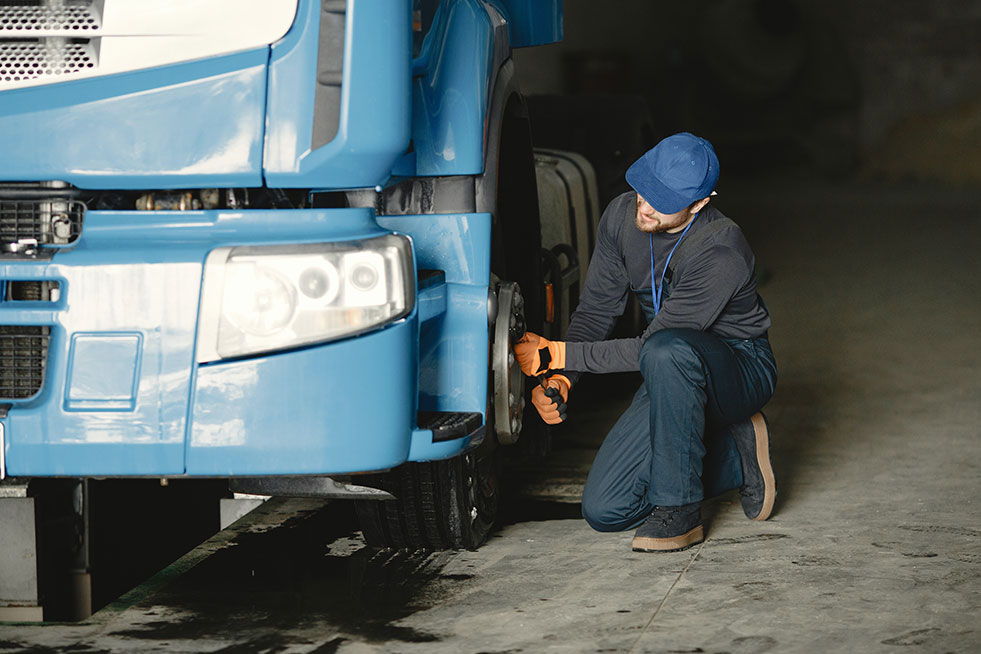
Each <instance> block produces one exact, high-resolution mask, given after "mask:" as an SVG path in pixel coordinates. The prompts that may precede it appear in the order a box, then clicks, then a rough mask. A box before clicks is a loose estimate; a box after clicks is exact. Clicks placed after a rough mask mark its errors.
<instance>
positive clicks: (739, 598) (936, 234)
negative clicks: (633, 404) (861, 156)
mask: <svg viewBox="0 0 981 654" xmlns="http://www.w3.org/2000/svg"><path fill="white" fill-rule="evenodd" d="M773 189H776V190H773ZM721 190H722V193H721V194H720V196H719V198H718V199H717V206H719V207H720V208H721V209H723V211H725V212H726V213H728V214H729V215H730V216H731V217H732V218H734V219H735V220H736V221H737V222H739V223H740V224H741V225H743V228H744V231H745V232H746V233H747V235H748V236H749V238H750V242H751V243H752V244H753V245H754V248H755V250H756V253H757V258H758V260H759V263H760V264H761V266H762V268H763V274H764V275H765V283H764V285H763V286H762V288H761V291H762V293H763V295H764V297H765V298H766V300H767V303H768V305H769V307H770V309H771V312H772V314H773V322H774V327H773V330H772V332H771V340H772V341H773V344H774V349H775V351H776V353H777V356H778V364H779V366H780V374H781V379H780V382H779V387H778V390H777V396H776V397H775V398H774V400H773V402H772V403H771V404H770V406H769V408H768V416H769V418H770V422H771V425H772V429H773V432H774V440H775V442H774V458H775V465H776V471H777V475H778V480H779V485H780V494H779V496H778V498H777V509H776V514H775V516H774V517H773V518H772V519H771V520H769V521H768V522H765V523H755V522H751V521H748V520H746V519H745V518H744V517H743V515H742V511H741V509H740V507H739V502H738V498H737V497H736V496H735V495H733V494H730V495H726V496H723V497H721V498H718V499H716V500H713V501H712V502H710V503H709V505H708V506H707V509H706V512H705V513H706V516H707V517H708V520H709V521H708V524H707V529H708V539H707V540H706V541H705V543H703V544H702V545H700V546H697V547H696V548H693V549H691V550H688V551H685V552H680V553H669V554H638V553H634V552H632V551H631V550H630V538H631V534H630V533H622V534H612V535H611V534H599V533H595V532H593V531H591V530H590V529H589V528H588V527H587V526H586V524H585V523H584V522H583V521H582V520H581V519H578V518H577V515H578V505H577V504H575V503H574V502H575V495H576V492H577V488H579V487H581V483H582V480H583V478H584V475H585V472H586V470H587V469H588V465H589V462H590V460H591V457H592V452H593V451H594V450H595V448H596V446H597V445H598V443H599V441H600V440H601V438H602V435H603V433H604V430H605V429H606V428H607V427H608V426H609V425H610V424H612V422H613V420H614V419H615V417H616V414H617V412H618V411H619V410H620V409H621V408H622V407H624V406H625V405H626V403H627V401H628V399H629V395H630V393H632V391H633V388H634V386H635V385H636V383H637V382H636V379H635V378H633V377H631V376H629V375H627V376H616V377H614V378H612V379H608V380H603V382H604V383H602V384H598V383H595V381H594V382H593V383H591V384H590V383H585V382H584V383H583V384H582V385H581V386H580V387H579V388H577V389H574V391H573V398H572V402H573V403H572V405H571V409H572V413H571V420H572V421H573V422H572V423H571V424H570V425H568V426H567V427H564V428H563V429H562V430H560V431H559V432H557V433H556V439H557V444H556V452H555V455H554V456H553V457H552V458H551V459H550V460H549V463H548V464H547V466H546V467H545V468H544V469H540V470H534V471H532V470H529V469H527V468H524V469H521V470H516V471H514V474H515V476H516V477H518V478H519V479H520V480H521V484H520V485H519V487H518V488H517V489H516V490H515V491H514V493H515V496H514V497H513V498H512V500H511V502H509V504H508V507H506V509H507V510H506V515H505V520H504V522H505V523H509V524H506V525H505V526H504V527H502V528H501V529H500V530H499V532H498V533H497V534H496V535H495V536H494V537H493V538H492V539H491V540H490V542H489V543H488V544H487V545H486V546H485V547H483V548H482V549H481V550H480V551H478V552H449V553H435V554H408V553H394V554H393V553H374V552H371V551H368V550H366V549H363V547H362V543H361V542H360V540H359V538H358V535H357V533H356V532H355V531H354V530H353V529H354V528H353V526H352V525H351V523H350V522H349V520H348V518H349V515H350V514H349V512H348V511H347V510H346V508H345V507H341V506H338V505H330V506H324V505H322V504H321V503H318V502H311V501H299V500H292V501H280V500H272V501H270V502H268V503H266V504H265V505H264V506H263V507H261V508H260V509H259V510H257V511H256V512H253V514H250V516H248V517H246V518H245V519H244V520H243V521H240V522H239V523H238V524H237V525H235V526H234V527H233V528H232V529H231V530H226V531H225V532H223V533H222V534H219V535H218V536H217V537H215V538H214V539H212V540H211V541H209V542H208V543H206V544H205V545H203V546H202V547H200V548H198V549H197V550H195V551H194V552H192V553H191V554H189V555H188V556H186V557H184V558H183V559H181V560H180V561H178V562H177V563H176V564H175V565H174V566H171V567H170V568H168V569H167V570H165V571H163V572H162V573H161V574H160V575H158V576H157V577H155V578H154V579H153V580H151V582H150V583H148V584H146V585H145V586H143V587H142V588H140V589H138V590H137V591H134V592H133V593H130V594H129V595H127V596H125V597H124V598H123V599H122V600H120V601H119V602H117V603H116V604H114V605H112V606H110V607H109V608H107V609H105V610H103V611H102V612H100V613H99V614H97V615H96V616H95V617H94V618H93V619H91V620H90V621H89V622H87V623H85V624H79V625H51V626H44V627H37V626H27V625H0V653H3V654H6V653H7V652H24V651H28V652H34V653H37V654H40V653H47V652H89V653H94V652H102V651H111V652H137V651H139V652H143V653H147V652H155V651H167V652H216V651H220V652H242V653H255V654H260V653H265V652H270V653H271V652H277V653H279V652H317V653H322V654H325V653H328V652H342V653H344V654H348V653H351V654H353V653H358V652H406V653H410V652H426V653H431V652H452V653H467V652H472V653H477V652H485V653H491V652H501V653H503V652H665V653H666V652H674V653H680V652H717V653H721V652H728V653H730V654H749V653H753V652H769V651H772V652H815V653H825V652H862V653H874V652H883V653H885V652H938V653H943V652H965V653H968V652H970V653H974V652H978V651H981V627H979V624H981V623H979V620H978V616H979V615H981V571H979V566H981V505H979V490H981V483H979V482H981V467H979V466H981V438H979V431H981V257H979V256H978V248H979V244H981V194H978V193H971V192H968V191H966V190H965V191H949V190H937V189H920V188H876V187H862V186H857V185H850V186H831V185H801V184H791V183H788V184H776V185H773V184H768V185H767V188H766V190H763V189H762V188H755V189H754V188H752V187H735V186H734V185H733V186H729V187H726V186H723V188H722V189H721ZM577 394H578V395H579V396H578V397H577ZM586 396H591V397H586Z"/></svg>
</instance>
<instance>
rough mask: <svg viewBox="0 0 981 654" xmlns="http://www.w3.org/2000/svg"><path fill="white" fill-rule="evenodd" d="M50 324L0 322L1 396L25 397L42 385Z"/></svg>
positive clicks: (5, 398)
mask: <svg viewBox="0 0 981 654" xmlns="http://www.w3.org/2000/svg"><path fill="white" fill-rule="evenodd" d="M50 333H51V328H50V327H33V326H23V325H0V399H2V400H25V399H27V398H29V397H33V396H34V395H36V394H37V393H38V392H39V391H40V390H41V387H42V386H44V369H45V367H46V364H47V361H48V341H49V339H50Z"/></svg>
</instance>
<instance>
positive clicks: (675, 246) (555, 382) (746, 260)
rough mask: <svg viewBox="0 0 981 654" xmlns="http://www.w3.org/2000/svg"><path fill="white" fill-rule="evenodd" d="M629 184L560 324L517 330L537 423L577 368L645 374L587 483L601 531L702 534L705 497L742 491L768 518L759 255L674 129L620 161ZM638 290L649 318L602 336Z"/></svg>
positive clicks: (766, 348) (605, 219)
mask: <svg viewBox="0 0 981 654" xmlns="http://www.w3.org/2000/svg"><path fill="white" fill-rule="evenodd" d="M626 178H627V182H628V183H629V184H630V186H631V187H632V188H633V192H628V193H624V194H623V195H620V196H619V197H617V198H615V199H614V200H613V201H612V202H611V203H610V204H609V206H607V208H606V210H605V211H604V212H603V216H602V218H601V220H600V225H599V229H598V234H597V238H596V249H595V251H594V253H593V257H592V260H591V261H590V264H589V271H588V274H587V276H586V284H585V288H584V289H583V292H582V294H581V296H580V301H579V306H578V307H577V308H576V311H575V313H574V314H573V316H572V318H571V320H570V323H569V329H568V331H567V334H566V339H567V340H566V341H547V340H546V339H544V338H542V337H541V336H538V335H537V334H531V333H529V334H526V336H525V337H524V338H523V339H522V341H521V342H520V343H518V344H516V345H515V348H514V349H515V354H516V356H517V358H518V361H519V363H520V364H521V368H522V370H523V371H524V372H525V374H527V375H533V376H537V377H538V379H539V382H540V385H539V386H536V387H535V389H534V390H533V392H532V400H533V402H534V404H535V407H536V408H537V409H538V411H539V413H540V414H541V416H542V418H543V419H544V420H545V422H547V423H550V424H554V423H558V422H562V421H563V420H565V409H566V402H567V401H568V396H569V390H570V389H571V387H572V385H573V383H575V381H576V380H577V379H578V377H579V373H581V372H593V373H608V372H618V371H627V370H639V371H640V372H641V374H642V375H643V378H644V383H643V385H642V386H641V387H640V389H639V390H638V391H637V393H636V395H635V396H634V399H633V403H632V404H631V405H630V407H629V408H628V409H627V410H626V411H625V412H624V413H623V415H622V416H620V419H619V420H618V421H617V423H616V424H615V425H614V426H613V429H612V430H610V433H609V434H607V436H606V438H605V440H604V441H603V444H602V446H601V447H600V449H599V452H598V453H597V455H596V460H595V461H594V462H593V467H592V469H591V470H590V472H589V477H588V478H587V480H586V487H585V489H584V491H583V500H582V511H583V517H584V518H585V519H586V521H587V522H588V523H589V524H590V525H591V526H592V527H593V528H594V529H597V530H599V531H620V530H624V529H630V528H633V527H638V525H639V527H638V528H637V532H636V534H635V536H634V539H633V549H634V550H637V551H644V552H652V551H654V552H657V551H674V550H680V549H685V548H687V547H690V546H692V545H695V544H697V543H700V542H702V540H704V534H703V529H702V520H701V514H700V511H699V508H700V503H701V501H702V500H703V499H704V498H705V497H707V496H712V495H715V494H718V493H721V492H723V491H725V490H729V489H732V488H740V491H741V495H742V505H743V510H744V511H745V513H746V515H747V517H749V518H751V519H754V520H765V519H767V518H768V517H769V516H770V513H771V512H772V510H773V500H774V497H775V495H776V481H775V479H774V476H773V470H772V467H771V465H770V457H769V434H768V431H767V423H766V420H765V419H764V418H763V415H762V414H761V413H759V411H760V409H762V407H763V405H764V404H766V402H767V401H768V400H769V399H770V397H771V396H772V394H773V389H774V385H775V384H776V365H775V363H774V358H773V353H772V351H771V349H770V344H769V341H768V340H767V329H768V328H769V326H770V316H769V314H768V313H767V310H766V307H765V306H764V305H763V302H762V300H761V299H760V297H759V295H758V294H757V292H756V284H755V281H754V274H753V268H754V257H753V253H752V251H751V250H750V248H749V244H748V243H747V242H746V239H745V238H744V237H743V234H742V232H741V231H740V230H739V227H737V226H736V224H735V223H733V222H732V221H731V220H729V219H728V218H726V217H725V216H724V215H722V213H721V212H719V211H717V210H715V209H714V208H712V207H710V206H708V205H709V200H710V197H711V196H712V195H714V189H715V186H716V183H717V182H718V179H719V160H718V158H717V157H716V155H715V151H714V149H713V148H712V145H711V144H710V143H709V142H708V141H706V140H705V139H702V138H699V137H697V136H695V135H693V134H689V133H687V132H685V133H681V134H675V135H674V136H670V137H668V138H666V139H664V140H663V141H661V142H660V143H658V144H657V145H656V146H655V147H654V148H652V149H651V150H649V151H648V152H647V153H646V154H644V156H642V157H641V158H640V159H638V160H637V161H636V162H634V164H633V165H631V166H630V168H629V169H628V170H627V175H626ZM628 291H632V292H633V293H635V294H636V296H637V298H638V299H639V300H640V303H641V305H642V307H643V308H644V310H645V313H646V315H647V318H648V320H649V321H650V324H649V325H648V327H647V329H646V330H645V331H644V333H643V334H642V335H641V336H639V337H637V338H625V339H615V340H606V339H607V338H608V337H609V335H610V333H611V331H612V329H613V326H614V323H615V322H616V319H617V317H618V316H620V315H621V314H622V313H623V310H624V307H625V305H626V302H627V298H628V295H627V293H628Z"/></svg>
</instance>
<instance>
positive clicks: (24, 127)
mask: <svg viewBox="0 0 981 654" xmlns="http://www.w3.org/2000/svg"><path fill="white" fill-rule="evenodd" d="M268 56H269V48H268V47H267V48H259V49H256V50H250V51H248V52H242V53H238V54H234V55H228V56H223V57H214V58H210V59H204V60H201V61H195V62H190V63H183V64H174V65H170V66H163V67H160V68H153V69H149V70H142V71H136V72H131V73H120V74H118V75H109V76H105V77H95V78H89V79H81V80H77V81H71V82H60V83H57V84H48V85H43V86H35V87H28V88H23V89H15V90H12V91H5V92H3V93H0V152H2V153H4V156H3V157H0V180H3V181H37V180H51V179H57V180H63V181H67V182H69V183H71V184H74V185H76V186H79V187H82V188H91V189H106V188H109V189H143V188H152V189H166V188H202V187H208V186H260V185H261V184H262V177H261V163H262V137H263V118H264V111H265V101H266V61H267V59H268ZM10 153H16V156H10Z"/></svg>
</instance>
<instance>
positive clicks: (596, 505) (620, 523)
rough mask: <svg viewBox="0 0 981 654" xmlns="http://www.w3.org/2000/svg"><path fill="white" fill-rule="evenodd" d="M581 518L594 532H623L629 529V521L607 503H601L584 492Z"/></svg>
mask: <svg viewBox="0 0 981 654" xmlns="http://www.w3.org/2000/svg"><path fill="white" fill-rule="evenodd" d="M582 517H583V520H585V521H586V524H588V525H589V526H590V527H592V528H593V529H595V530H596V531H623V530H624V529H629V528H630V520H629V519H628V518H627V517H625V516H624V515H623V512H622V511H618V510H617V509H616V507H614V506H612V505H611V504H609V503H608V502H602V501H599V500H598V499H596V498H594V497H593V496H592V495H590V494H588V493H586V492H584V493H583V496H582Z"/></svg>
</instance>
